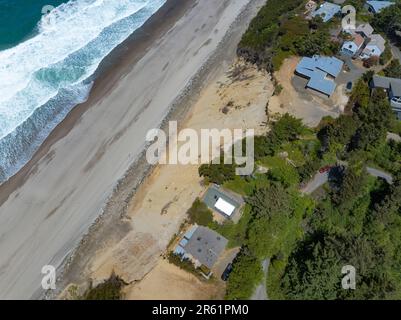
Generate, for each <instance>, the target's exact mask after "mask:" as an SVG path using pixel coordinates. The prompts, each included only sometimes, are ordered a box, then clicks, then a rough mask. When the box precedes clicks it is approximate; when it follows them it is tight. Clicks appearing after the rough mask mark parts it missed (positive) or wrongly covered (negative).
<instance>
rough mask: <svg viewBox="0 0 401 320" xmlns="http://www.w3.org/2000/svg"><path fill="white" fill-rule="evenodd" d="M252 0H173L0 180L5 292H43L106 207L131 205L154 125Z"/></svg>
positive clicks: (6, 295) (187, 90)
mask: <svg viewBox="0 0 401 320" xmlns="http://www.w3.org/2000/svg"><path fill="white" fill-rule="evenodd" d="M183 2H185V4H183ZM248 2H249V0H225V1H214V0H200V1H192V0H187V1H178V0H177V1H176V0H171V1H169V2H168V3H167V5H166V6H164V7H163V8H162V9H161V11H159V13H157V14H156V15H155V16H154V17H153V18H152V19H151V21H150V22H148V23H146V25H145V26H144V27H143V28H141V29H140V30H139V31H138V32H136V33H135V35H134V36H133V37H131V39H129V40H128V41H126V42H125V43H124V44H123V45H121V46H120V47H119V48H118V49H117V50H116V51H115V52H114V54H113V55H114V56H112V58H111V59H112V60H107V61H106V62H105V64H104V66H103V67H104V69H105V70H106V72H105V75H102V77H101V79H100V80H99V81H97V82H96V83H95V86H94V89H93V91H92V93H91V96H90V99H89V101H88V102H87V103H85V104H83V105H80V106H78V107H76V108H75V109H74V110H73V111H72V112H71V113H70V114H69V115H68V117H67V118H66V119H65V121H63V122H62V123H61V124H60V125H59V126H58V127H57V128H56V130H55V131H54V132H53V133H52V134H51V135H50V136H49V138H48V139H47V140H46V142H45V143H44V144H43V146H42V147H41V148H40V150H39V151H38V152H37V153H36V155H35V156H34V158H33V159H32V160H31V161H30V162H29V163H28V164H27V165H26V166H25V167H24V168H23V169H22V170H21V171H20V172H19V173H18V174H17V175H16V176H14V177H13V178H11V179H10V180H9V181H8V182H7V183H5V184H3V185H2V186H1V187H0V252H1V257H0V289H1V291H0V298H2V299H13V298H18V299H29V298H32V297H39V296H40V295H41V294H42V292H41V290H40V283H41V278H42V275H41V269H42V266H44V265H47V264H51V265H54V266H55V267H60V266H61V265H62V264H63V262H65V261H66V259H67V258H68V257H69V256H70V254H71V253H72V252H73V250H74V248H76V246H77V245H78V244H79V243H80V241H81V239H82V237H83V235H85V234H87V233H88V229H89V228H90V226H91V225H93V224H94V222H95V221H96V220H97V219H99V216H100V215H101V214H102V213H103V212H105V211H106V213H107V211H108V210H109V211H110V210H111V209H110V208H112V214H113V216H116V214H117V215H118V214H120V210H121V212H123V211H124V207H126V205H125V202H126V201H128V199H129V198H130V197H131V196H132V194H133V192H134V190H135V185H137V184H138V183H140V182H141V181H142V180H143V178H144V176H145V174H146V172H147V170H149V167H148V166H146V164H145V165H140V164H139V162H138V159H140V155H141V153H142V151H143V149H144V147H145V144H146V141H145V135H146V133H147V131H148V130H149V129H151V128H155V127H159V126H160V125H162V122H163V119H165V118H166V116H167V115H168V114H169V112H171V110H176V112H177V108H178V107H179V106H180V102H182V101H184V100H183V99H184V98H183V97H188V96H189V98H188V99H190V95H191V93H192V92H196V90H195V91H194V88H193V86H194V85H196V84H198V85H199V83H200V81H199V83H197V80H199V77H198V75H199V73H201V74H202V75H203V77H206V76H207V74H208V72H206V71H208V70H204V68H205V65H206V64H207V63H208V62H210V61H209V60H210V58H211V57H212V56H213V54H214V53H215V51H216V49H217V48H219V44H220V43H221V41H222V40H223V39H224V37H225V35H226V34H227V32H228V31H229V30H230V26H231V24H232V22H234V20H235V19H236V17H237V16H238V15H239V13H240V12H241V11H242V10H243V9H244V7H245V5H246V4H247V3H248ZM251 2H260V1H257V0H252V1H251ZM230 45H232V44H230ZM223 49H224V48H223ZM223 49H222V48H220V49H219V50H223ZM113 59H114V60H113ZM213 62H214V64H215V65H217V63H216V61H213ZM211 69H213V68H211ZM197 77H198V78H197ZM195 89H196V88H195ZM174 106H175V107H176V108H174ZM178 113H179V112H178ZM135 163H136V164H137V167H138V168H136V171H135V170H133V168H135V165H134V164H135ZM130 168H131V169H130ZM127 172H128V173H127ZM124 177H125V179H123V178H124ZM127 177H128V178H127ZM127 179H128V181H127ZM115 194H117V197H114V196H113V197H111V196H112V195H115ZM106 204H107V205H106ZM113 204H115V207H113ZM116 227H117V228H118V226H116ZM95 228H96V227H95ZM86 240H87V241H92V240H91V238H86ZM59 270H60V268H59Z"/></svg>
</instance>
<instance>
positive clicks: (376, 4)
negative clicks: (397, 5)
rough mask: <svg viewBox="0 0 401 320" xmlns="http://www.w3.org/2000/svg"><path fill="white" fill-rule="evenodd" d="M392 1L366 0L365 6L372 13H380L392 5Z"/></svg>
mask: <svg viewBox="0 0 401 320" xmlns="http://www.w3.org/2000/svg"><path fill="white" fill-rule="evenodd" d="M393 4H394V2H392V1H366V4H365V8H366V9H367V10H368V11H369V12H371V13H374V14H376V13H379V12H380V11H382V10H383V9H385V8H387V7H389V6H392V5H393Z"/></svg>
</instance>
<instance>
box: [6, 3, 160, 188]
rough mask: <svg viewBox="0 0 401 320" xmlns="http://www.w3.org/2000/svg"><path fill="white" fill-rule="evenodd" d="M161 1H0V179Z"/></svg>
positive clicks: (84, 93)
mask: <svg viewBox="0 0 401 320" xmlns="http://www.w3.org/2000/svg"><path fill="white" fill-rule="evenodd" d="M165 2H166V0H70V1H61V0H0V183H1V182H4V181H5V180H7V179H8V178H9V177H10V176H12V175H13V174H15V173H16V172H17V171H18V170H19V169H20V168H21V167H22V166H23V165H24V164H26V162H27V161H29V159H30V158H31V157H32V155H33V154H34V152H35V151H36V150H37V149H38V147H39V146H40V144H41V143H42V142H43V141H44V139H45V138H46V137H47V136H48V134H49V133H50V132H51V130H53V129H54V127H55V126H56V125H57V124H58V123H59V122H60V121H62V120H63V119H64V117H65V116H66V115H67V114H68V112H69V111H71V109H72V108H73V107H74V106H76V105H77V104H78V103H81V102H84V101H85V100H86V99H87V97H88V94H89V92H90V89H91V86H92V83H93V80H94V79H93V75H94V73H95V71H96V70H97V68H98V67H99V64H100V63H101V61H102V60H103V59H104V58H105V57H106V56H107V55H108V54H109V53H110V52H111V51H112V50H113V49H114V48H115V47H116V46H118V45H119V44H120V43H121V42H123V41H124V40H125V39H126V38H128V37H129V35H131V34H132V33H133V32H134V31H135V30H136V29H137V28H139V27H140V26H141V25H143V23H144V22H145V21H146V20H147V19H149V18H150V17H151V16H152V15H153V14H154V13H155V12H156V11H157V10H158V9H159V8H160V7H161V6H162V5H163V4H164V3H165Z"/></svg>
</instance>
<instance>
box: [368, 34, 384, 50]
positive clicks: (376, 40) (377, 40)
mask: <svg viewBox="0 0 401 320" xmlns="http://www.w3.org/2000/svg"><path fill="white" fill-rule="evenodd" d="M368 45H369V46H377V47H378V48H379V49H380V51H381V52H384V50H386V40H384V38H383V37H382V36H381V35H380V34H372V35H371V36H370V42H369V43H368Z"/></svg>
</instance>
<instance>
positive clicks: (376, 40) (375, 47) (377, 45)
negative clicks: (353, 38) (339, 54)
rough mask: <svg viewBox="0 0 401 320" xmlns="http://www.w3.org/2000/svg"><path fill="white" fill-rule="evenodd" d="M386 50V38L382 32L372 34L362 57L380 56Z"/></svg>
mask: <svg viewBox="0 0 401 320" xmlns="http://www.w3.org/2000/svg"><path fill="white" fill-rule="evenodd" d="M384 50H386V40H385V39H384V38H383V37H382V36H381V35H380V34H372V35H371V36H370V41H369V43H368V44H367V45H366V47H365V49H363V51H362V53H361V58H362V59H369V58H370V57H374V56H376V57H380V56H381V55H382V53H383V52H384Z"/></svg>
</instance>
